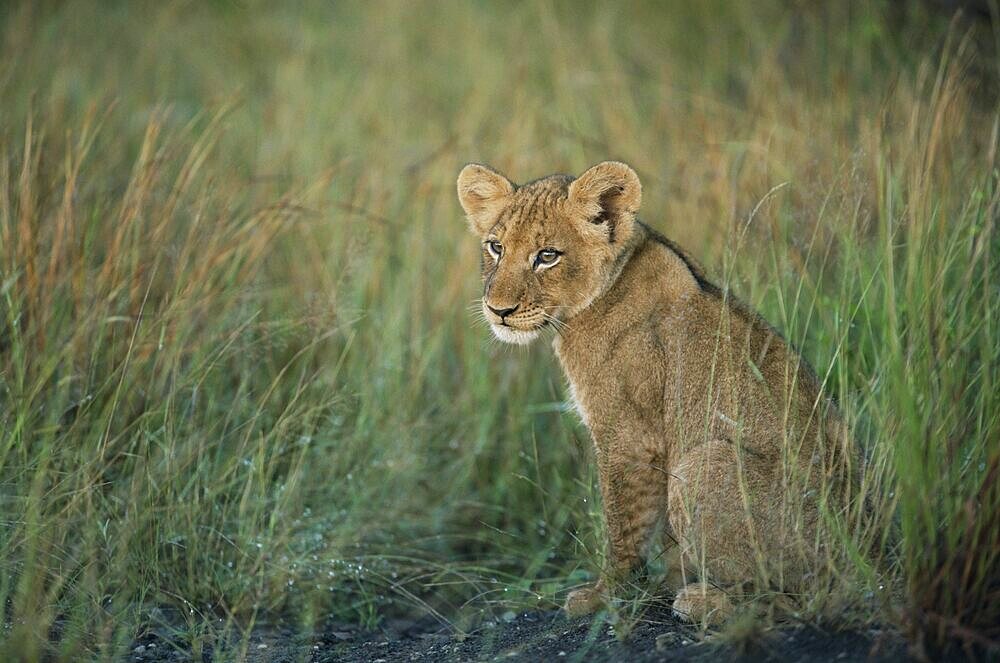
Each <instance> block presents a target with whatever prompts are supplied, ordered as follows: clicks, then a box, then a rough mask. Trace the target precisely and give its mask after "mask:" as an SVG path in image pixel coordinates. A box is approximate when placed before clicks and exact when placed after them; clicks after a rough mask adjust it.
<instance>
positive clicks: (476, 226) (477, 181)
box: [458, 163, 514, 235]
mask: <svg viewBox="0 0 1000 663" xmlns="http://www.w3.org/2000/svg"><path fill="white" fill-rule="evenodd" d="M513 192H514V185H513V184H512V183H511V181H510V180H508V179H507V178H506V177H504V176H503V175H501V174H500V173H498V172H497V171H495V170H493V169H492V168H490V167H489V166H483V165H480V164H478V163H470V164H469V165H468V166H466V167H465V168H463V169H462V172H460V173H459V174H458V202H460V203H462V209H464V210H465V215H466V216H467V217H468V219H469V225H470V226H471V227H472V231H473V232H475V233H477V234H479V235H484V234H486V232H487V231H488V230H489V227H488V224H489V223H491V222H492V220H493V217H494V214H492V213H491V212H494V211H495V210H496V209H497V208H498V207H500V206H501V205H502V204H503V202H504V200H506V198H507V196H509V195H510V194H512V193H513ZM484 226H485V227H484Z"/></svg>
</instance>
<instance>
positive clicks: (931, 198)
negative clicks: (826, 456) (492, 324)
mask: <svg viewBox="0 0 1000 663" xmlns="http://www.w3.org/2000/svg"><path fill="white" fill-rule="evenodd" d="M816 4H817V3H807V2H801V3H799V2H768V3H731V2H724V1H721V0H719V1H714V0H713V1H711V2H672V3H630V4H628V5H617V4H614V5H607V6H605V5H602V4H599V3H582V2H581V3H577V2H574V3H568V2H537V3H535V2H523V3H511V4H493V3H486V2H475V3H433V4H432V3H403V2H376V3H336V4H334V3H318V2H317V3H258V2H214V3H202V2H183V1H179V2H178V1H175V2H167V3H133V2H102V3H96V2H81V1H76V2H73V1H70V2H42V3H8V4H5V5H4V6H3V8H0V35H2V42H0V44H2V46H0V99H2V102H0V499H2V501H3V505H4V509H3V522H2V527H0V569H2V572H0V598H2V600H3V605H4V606H5V607H4V609H5V624H4V630H3V640H4V645H3V646H4V647H5V652H6V654H7V655H8V656H15V655H17V656H19V657H21V658H23V659H25V660H32V659H37V658H39V657H42V656H49V657H55V658H66V659H76V658H79V657H82V656H88V657H95V658H112V657H115V656H118V655H120V654H121V653H122V652H123V651H125V650H126V648H128V646H129V644H130V643H131V642H132V641H133V639H134V638H135V637H136V635H137V634H139V633H141V632H142V629H143V628H146V627H147V626H148V625H150V624H153V625H156V624H161V623H164V622H167V623H170V624H171V625H173V626H174V627H176V628H178V632H177V637H178V639H179V640H181V641H184V642H186V643H188V644H189V645H190V646H192V647H194V648H195V651H198V648H199V647H202V646H205V644H206V643H211V642H212V641H213V639H214V638H217V637H220V635H221V634H227V633H231V632H233V631H237V632H238V631H240V630H246V629H248V628H251V627H252V626H253V624H254V623H256V622H258V621H260V620H262V619H271V618H273V616H274V615H284V616H286V617H289V618H291V619H293V620H295V621H296V622H298V623H300V624H301V625H302V626H303V627H304V628H308V627H310V626H312V625H314V624H318V623H321V622H322V621H323V620H325V619H328V618H331V617H332V618H334V619H339V620H347V621H352V622H358V623H363V624H367V625H371V624H374V623H376V622H377V621H379V620H380V619H383V618H385V617H387V616H391V615H400V614H410V613H413V612H415V611H416V612H423V613H430V614H434V615H436V616H438V617H439V618H440V619H441V620H442V622H447V623H452V624H454V625H455V626H456V627H458V628H462V627H463V624H466V623H471V620H474V619H476V618H477V617H478V616H480V615H482V614H486V613H489V612H495V611H502V610H507V609H511V608H519V607H525V606H536V605H537V606H543V607H551V606H553V605H555V604H556V603H558V601H559V600H561V598H562V596H564V593H565V591H566V590H567V589H568V588H569V587H571V586H572V585H573V584H575V583H578V582H580V581H582V580H585V579H587V577H588V575H589V574H590V573H591V572H592V571H593V570H594V569H596V568H597V567H598V564H599V561H600V555H601V526H602V525H601V522H600V518H599V508H598V504H597V491H596V489H595V486H594V475H593V473H592V472H591V471H590V469H589V450H588V446H589V442H588V438H587V435H586V431H585V430H584V429H583V428H582V427H581V426H580V425H579V423H578V422H577V421H576V419H575V417H573V416H572V415H570V414H567V413H566V408H565V407H564V399H565V391H564V387H563V382H562V377H561V374H560V373H559V370H558V367H557V366H556V365H555V362H554V361H553V360H552V358H551V357H550V354H551V352H550V350H549V349H548V348H547V347H545V344H539V345H538V346H537V347H534V348H532V349H530V350H527V351H524V350H515V349H511V348H506V347H499V346H497V345H495V344H491V343H490V342H489V339H488V332H487V331H486V330H485V329H483V328H482V326H481V325H479V324H478V323H477V320H476V316H475V315H474V314H473V313H471V312H470V307H469V305H470V304H471V303H473V302H474V300H475V299H476V297H477V295H478V293H479V289H480V286H479V283H478V268H477V264H476V263H477V256H478V251H477V248H476V246H475V241H474V240H473V239H472V238H471V237H470V236H468V234H467V231H466V229H465V226H464V221H463V219H462V218H461V212H460V208H459V207H458V205H457V202H456V200H455V193H454V180H455V176H456V175H457V172H458V170H459V168H460V167H461V166H462V165H463V164H464V163H466V162H468V161H484V162H488V163H491V164H493V165H494V166H496V167H498V168H500V169H502V170H504V171H505V172H507V173H508V174H509V175H510V176H512V177H513V178H514V179H515V180H520V181H526V180H528V179H532V178H534V177H537V176H541V175H544V174H548V173H550V172H557V171H563V172H580V171H582V170H583V169H584V168H585V167H587V166H589V165H590V164H592V163H594V162H597V161H600V160H603V159H607V158H617V159H622V160H625V161H628V162H629V163H631V164H632V165H633V166H634V167H635V168H636V170H637V171H638V172H639V174H640V177H641V178H642V180H643V183H644V195H643V200H644V206H643V210H642V213H641V216H642V217H643V219H644V220H646V221H647V222H648V223H650V224H652V225H653V226H654V227H656V228H657V229H659V230H661V231H662V232H664V233H665V234H667V235H668V236H670V237H671V238H673V239H675V240H677V241H679V242H680V243H682V244H683V245H685V246H686V247H687V248H688V249H689V250H691V251H693V252H694V253H695V254H696V255H700V256H701V257H703V259H704V261H705V262H706V263H707V264H708V266H709V271H710V273H712V274H713V275H714V276H715V277H716V279H717V280H719V281H723V282H725V283H727V284H728V285H729V286H730V287H732V288H733V289H734V290H735V291H736V292H737V293H738V294H740V295H741V296H743V297H744V298H746V299H748V300H749V301H750V302H751V303H752V304H754V305H755V306H757V307H758V308H760V309H761V310H762V312H763V313H764V314H765V315H766V316H767V317H768V318H769V319H770V320H771V321H772V322H773V323H774V324H775V325H776V326H778V327H779V329H781V330H782V331H783V332H785V333H786V335H787V336H788V337H789V339H790V340H791V341H792V342H793V344H795V345H796V346H797V347H799V348H801V349H802V350H803V353H804V354H805V356H806V357H807V358H808V359H809V360H810V361H811V362H813V364H814V365H815V366H816V368H817V370H818V373H819V374H820V376H821V377H823V379H824V380H825V382H826V385H827V388H828V389H829V391H830V393H831V394H833V395H834V396H835V397H836V398H838V400H839V401H840V403H841V407H842V408H843V410H844V412H845V416H846V418H847V420H848V421H849V422H850V424H851V426H852V428H853V429H854V431H855V435H856V437H857V438H858V439H859V441H860V442H861V443H862V445H863V446H864V448H865V450H866V456H867V457H868V458H869V472H868V475H867V477H866V491H867V493H868V497H869V503H870V505H871V510H872V512H873V515H872V522H873V523H874V525H869V526H868V529H867V530H866V536H867V537H868V540H869V543H871V540H874V544H873V546H874V548H875V549H877V551H878V552H877V554H876V557H877V560H876V561H874V562H872V561H871V560H868V559H864V558H863V556H861V555H857V556H855V558H854V559H853V561H851V560H848V561H845V560H837V561H836V562H833V561H832V562H831V569H830V571H831V574H830V576H831V578H832V580H831V581H830V584H828V585H827V586H825V587H824V588H823V591H817V592H816V593H815V594H814V595H813V596H811V597H803V598H802V601H801V602H800V604H799V606H798V608H797V609H798V610H799V617H800V618H802V619H807V620H819V621H823V620H825V621H826V622H831V621H833V622H836V621H837V620H840V621H843V622H851V621H852V620H854V621H857V620H871V621H880V622H883V623H892V624H898V625H902V626H904V627H905V628H907V629H908V631H909V633H910V634H911V636H912V638H913V641H914V643H915V644H916V645H917V646H919V647H924V648H925V650H926V651H938V650H940V649H941V648H942V647H948V646H950V643H953V642H955V641H956V640H957V641H958V642H959V643H960V644H962V645H965V646H969V647H979V648H981V649H983V648H985V649H988V648H989V647H995V646H996V643H997V641H998V638H1000V633H998V630H997V624H998V623H1000V614H998V610H1000V608H998V607H997V606H998V605H1000V600H998V599H1000V573H998V564H1000V559H998V558H1000V553H998V550H1000V527H998V522H997V519H998V518H1000V487H998V483H1000V482H998V480H997V479H998V477H997V473H998V472H1000V409H998V407H997V406H998V401H1000V385H998V377H1000V341H998V338H1000V330H998V317H997V313H998V309H1000V306H998V295H1000V281H998V276H1000V274H998V266H997V261H998V259H1000V240H998V239H997V237H998V233H997V231H996V219H997V214H998V192H997V177H998V175H997V159H996V156H997V154H996V153H997V145H998V137H997V134H998V112H997V96H996V94H997V84H996V83H997V71H998V70H997V65H998V61H997V59H996V56H995V49H992V50H991V48H990V45H991V44H993V45H995V44H996V43H997V41H998V38H997V34H996V33H995V32H991V29H990V28H989V24H988V23H987V24H985V25H984V24H978V25H971V26H970V24H969V23H966V22H963V21H961V20H959V21H955V22H950V21H949V15H947V14H941V13H939V12H936V11H933V10H932V9H930V8H928V7H927V6H926V5H925V4H924V3H916V2H915V3H910V4H907V3H894V2H875V1H873V2H854V3H827V4H828V6H827V7H825V8H823V7H818V6H815V5H816ZM994 25H995V23H994ZM984 52H986V53H990V52H992V53H994V55H984V54H983V53H984ZM165 611H166V612H165ZM165 615H167V616H165ZM179 623H183V625H184V626H183V628H180V627H178V624H179Z"/></svg>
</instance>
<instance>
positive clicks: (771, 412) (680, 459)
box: [458, 162, 846, 622]
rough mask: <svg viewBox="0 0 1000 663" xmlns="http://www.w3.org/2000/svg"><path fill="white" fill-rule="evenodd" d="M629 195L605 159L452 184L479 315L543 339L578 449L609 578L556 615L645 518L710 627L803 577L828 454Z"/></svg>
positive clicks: (632, 551) (771, 333)
mask: <svg viewBox="0 0 1000 663" xmlns="http://www.w3.org/2000/svg"><path fill="white" fill-rule="evenodd" d="M641 191H642V189H641V186H640V183H639V178H638V176H637V175H636V174H635V172H634V171H633V170H632V169H631V168H629V167H628V166H627V165H625V164H623V163H618V162H604V163H601V164H598V165H596V166H594V167H593V168H591V169H590V170H588V171H586V172H585V173H583V174H582V175H581V176H580V177H578V178H573V177H570V176H563V175H554V176H550V177H546V178H544V179H541V180H537V181H535V182H531V183H529V184H525V185H522V186H516V185H514V184H512V183H511V182H510V181H509V180H507V178H505V177H504V176H503V175H501V174H500V173H498V172H497V171H495V170H493V169H490V168H487V167H484V166H479V165H469V166H466V168H465V169H464V170H463V171H462V173H461V174H460V176H459V179H458V194H459V200H460V202H461V203H462V206H463V208H464V209H465V211H466V214H467V217H468V220H469V223H470V226H471V227H472V229H473V231H474V232H475V233H476V234H477V235H479V236H480V237H481V239H482V240H483V269H482V276H483V281H484V286H485V287H484V292H483V313H484V315H485V316H486V319H487V320H488V321H489V323H490V325H491V327H492V329H493V331H494V333H495V334H496V335H497V336H498V337H499V338H500V339H501V340H505V341H509V342H515V343H526V342H529V341H531V340H533V339H534V338H536V337H537V336H538V335H539V334H540V332H541V330H542V329H544V328H546V327H550V328H554V329H555V331H556V332H557V333H556V334H555V335H554V341H553V346H554V348H555V351H556V354H557V356H558V358H559V361H560V363H561V365H562V368H563V370H564V372H565V374H566V377H567V379H568V381H569V390H570V394H571V396H572V398H573V399H574V401H575V403H576V406H577V408H578V409H579V411H580V414H581V417H582V418H583V420H584V422H585V424H586V425H587V427H588V429H589V430H590V433H591V435H592V437H593V440H594V447H595V455H596V460H597V464H598V469H599V478H600V486H601V492H602V497H603V507H604V514H605V521H606V526H607V532H608V538H609V541H608V544H609V546H608V558H609V562H610V568H608V569H605V571H604V574H603V576H602V580H601V581H600V582H599V583H597V584H596V585H594V586H591V587H586V588H584V589H582V590H577V591H576V592H573V593H572V594H571V595H570V596H569V598H568V599H567V603H566V610H567V611H568V612H571V613H575V614H578V613H581V612H587V611H591V610H593V609H595V608H596V607H598V606H599V605H600V604H601V602H602V601H603V600H604V599H605V597H606V594H607V593H608V592H609V591H612V590H613V589H614V586H615V583H617V582H618V581H620V580H622V579H624V578H625V577H626V576H627V575H628V573H629V572H631V571H632V570H633V569H635V568H636V567H637V566H639V565H640V564H641V562H642V558H643V554H644V550H645V547H646V544H647V543H648V542H649V538H650V535H651V533H652V532H653V531H654V529H655V528H656V526H657V524H658V523H661V522H662V523H663V525H664V526H665V531H666V532H667V537H666V538H667V540H668V542H669V543H676V544H677V546H678V548H677V549H676V550H673V551H671V552H673V553H678V552H679V554H676V557H677V559H678V565H679V566H678V568H676V569H674V571H675V573H677V574H678V575H680V576H682V577H683V578H684V582H685V583H689V584H687V585H686V586H685V587H675V588H674V589H675V590H680V591H679V592H678V594H677V598H676V600H675V610H676V612H677V613H678V614H681V615H682V616H685V617H687V618H689V619H691V620H692V621H703V622H713V621H717V620H718V619H719V618H721V617H724V616H726V615H728V614H729V612H730V607H727V605H728V599H726V593H727V592H736V593H737V594H738V593H739V592H740V590H741V589H742V587H743V585H744V584H746V583H751V582H759V581H762V579H764V580H763V581H764V582H767V583H769V584H771V585H772V586H774V585H776V586H779V587H780V588H782V589H792V588H795V587H799V586H801V585H802V584H803V581H804V580H805V579H806V578H807V577H808V575H809V574H811V573H813V572H815V568H816V566H817V564H818V563H819V559H820V558H821V556H820V554H819V553H820V550H819V544H818V543H817V536H816V528H817V521H818V518H819V509H818V506H817V505H818V497H817V496H818V495H820V494H821V493H822V494H823V495H825V496H828V504H829V503H830V501H833V500H835V497H836V495H840V493H839V492H836V491H834V492H832V493H830V492H829V491H828V492H826V493H823V492H822V491H823V488H824V487H829V486H830V485H833V484H836V483H837V481H838V480H839V479H838V477H839V476H840V475H841V474H843V473H844V468H843V467H842V466H841V463H842V460H839V459H842V458H843V457H844V456H843V455H838V453H837V452H838V449H839V448H840V446H841V445H842V444H846V442H845V441H844V440H843V439H842V438H843V436H842V433H841V431H843V426H842V425H841V424H840V422H839V419H838V415H837V413H836V410H835V408H834V407H832V405H831V404H830V403H829V402H828V401H827V400H826V399H825V398H823V397H822V395H821V393H820V387H819V384H818V381H817V380H816V378H815V376H814V375H813V373H812V371H811V369H810V368H809V367H808V366H807V365H806V364H805V363H804V361H803V360H801V359H800V358H799V356H798V355H797V354H796V353H795V352H794V350H792V349H791V348H790V347H789V346H788V345H787V343H786V342H785V341H784V339H782V338H781V336H780V335H779V334H778V333H777V332H776V331H775V330H774V329H773V328H771V327H770V326H769V325H768V324H767V323H766V322H765V321H764V320H763V319H762V318H760V317H759V316H758V315H757V314H755V313H754V312H753V311H751V310H749V309H748V308H747V307H745V306H744V305H742V304H741V303H739V302H738V301H736V300H735V299H733V298H732V297H731V296H728V295H727V294H726V293H724V292H722V291H720V289H719V288H717V287H716V286H714V285H712V284H711V283H709V282H708V281H706V280H705V277H704V276H703V274H702V273H701V271H700V269H699V268H698V267H697V266H696V265H695V264H694V263H693V262H692V261H691V260H690V259H689V258H688V257H687V256H686V255H684V254H683V253H682V252H681V251H680V250H679V249H678V248H677V247H676V246H674V245H673V244H672V243H670V242H669V241H668V240H666V239H664V238H662V237H660V236H659V235H657V234H656V233H655V232H654V231H652V230H651V229H649V228H648V227H647V226H645V225H643V224H642V223H640V222H639V221H638V220H637V219H636V218H635V214H636V212H637V211H638V209H639V204H640V202H641V195H642V194H641ZM490 242H499V245H497V244H490ZM497 246H500V247H501V248H502V252H501V254H500V256H499V259H497V257H496V255H494V254H495V251H494V249H495V248H496V247H497ZM544 249H555V250H556V251H558V252H560V256H559V259H558V261H557V262H556V263H555V264H554V265H552V266H543V265H539V263H538V260H539V255H540V254H539V252H540V251H543V250H544ZM545 255H546V256H549V255H551V254H545ZM497 311H499V312H501V313H502V314H503V315H502V317H501V315H499V314H498V313H497ZM831 477H832V479H833V480H832V482H831ZM790 496H791V498H790ZM706 583H708V584H706Z"/></svg>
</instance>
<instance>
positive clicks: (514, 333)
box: [490, 322, 541, 345]
mask: <svg viewBox="0 0 1000 663" xmlns="http://www.w3.org/2000/svg"><path fill="white" fill-rule="evenodd" d="M490 330H491V331H492V332H493V335H494V336H496V337H497V338H498V339H500V340H501V341H503V342H504V343H513V344H514V345H527V344H528V343H531V342H532V341H534V340H535V339H536V338H538V335H539V334H540V333H541V328H540V327H534V328H532V329H518V328H517V327H511V326H510V325H504V324H497V323H495V322H490Z"/></svg>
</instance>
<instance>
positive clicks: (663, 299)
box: [553, 222, 703, 356]
mask: <svg viewBox="0 0 1000 663" xmlns="http://www.w3.org/2000/svg"><path fill="white" fill-rule="evenodd" d="M629 244H630V246H627V247H625V248H624V249H623V250H622V254H621V257H620V260H621V265H620V266H618V265H616V267H617V274H616V275H613V278H612V279H611V282H610V284H609V285H608V286H607V287H606V288H605V289H604V291H603V292H602V293H601V294H600V295H598V296H597V297H596V298H595V299H594V301H593V302H591V303H590V305H589V306H587V307H586V308H585V309H583V310H582V311H580V312H579V313H577V314H576V315H575V316H573V317H572V318H570V319H569V320H567V325H566V327H565V328H564V329H562V330H561V331H560V333H559V334H557V335H556V337H555V339H554V341H553V344H554V347H555V349H556V351H557V353H559V354H560V356H564V355H565V354H566V353H567V352H569V353H572V352H573V351H574V349H577V348H579V349H580V350H582V351H587V352H589V351H591V350H592V349H593V347H594V345H595V344H599V341H600V339H599V338H595V336H601V335H602V334H605V333H607V332H613V331H614V330H624V328H625V327H632V326H634V325H636V324H649V323H652V322H653V317H654V316H656V315H657V314H658V313H662V312H664V311H666V310H669V309H671V308H672V307H673V306H674V305H676V304H678V303H680V302H682V301H683V300H685V299H687V298H689V297H690V296H691V295H692V294H693V293H696V292H699V291H700V290H701V289H702V286H701V281H702V279H703V277H702V276H701V272H700V270H699V269H698V267H697V266H696V265H694V264H693V263H692V262H691V261H690V260H689V259H687V257H686V256H683V254H681V253H680V251H679V250H678V249H677V248H676V247H675V246H674V245H673V244H672V243H671V242H669V240H666V239H665V238H663V237H662V236H660V235H659V234H657V233H656V232H655V231H653V230H652V229H650V228H648V227H647V226H646V225H645V224H642V223H639V222H636V225H635V231H634V233H633V237H632V238H631V241H630V242H629ZM613 274H614V273H613Z"/></svg>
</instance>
